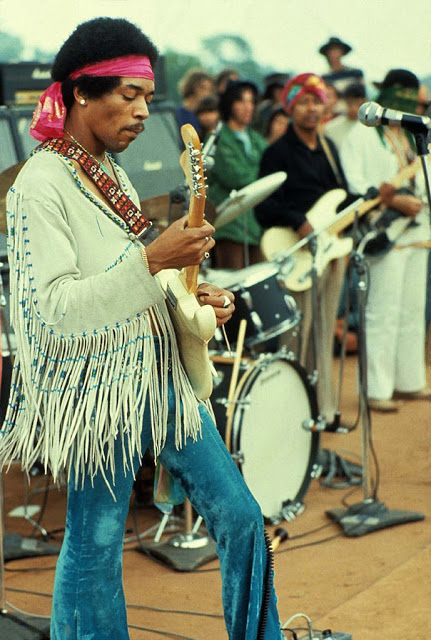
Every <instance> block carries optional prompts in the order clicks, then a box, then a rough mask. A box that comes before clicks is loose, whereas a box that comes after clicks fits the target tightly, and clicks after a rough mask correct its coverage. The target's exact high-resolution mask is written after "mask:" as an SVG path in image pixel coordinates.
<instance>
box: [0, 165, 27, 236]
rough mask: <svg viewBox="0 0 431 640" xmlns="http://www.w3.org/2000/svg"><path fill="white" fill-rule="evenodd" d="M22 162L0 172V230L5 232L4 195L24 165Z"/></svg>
mask: <svg viewBox="0 0 431 640" xmlns="http://www.w3.org/2000/svg"><path fill="white" fill-rule="evenodd" d="M26 162H27V160H24V162H18V164H14V165H13V166H12V167H9V168H8V169H6V170H5V171H3V172H2V173H0V232H1V233H4V234H6V196H7V192H8V191H9V189H10V188H11V186H12V185H13V183H14V182H15V180H16V177H17V175H18V174H19V172H20V171H21V169H22V168H23V166H24V165H25V163H26Z"/></svg>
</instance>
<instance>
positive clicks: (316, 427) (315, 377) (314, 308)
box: [303, 232, 326, 431]
mask: <svg viewBox="0 0 431 640" xmlns="http://www.w3.org/2000/svg"><path fill="white" fill-rule="evenodd" d="M317 236H318V232H313V233H311V234H310V235H309V236H308V247H309V250H310V253H311V257H312V266H311V332H312V349H313V371H312V372H311V373H310V374H309V375H308V379H309V382H310V384H311V386H312V387H314V388H315V390H316V396H317V397H318V388H319V348H320V344H319V336H318V332H317V312H318V304H317V287H318V281H319V276H318V272H317V261H316V256H317ZM317 406H319V402H318V403H317ZM303 427H304V428H306V429H308V428H309V426H308V427H307V426H306V425H305V424H304V425H303ZM325 427H326V418H325V416H324V415H322V414H321V412H320V408H319V414H318V416H317V420H316V421H313V426H312V428H311V430H312V431H324V430H325Z"/></svg>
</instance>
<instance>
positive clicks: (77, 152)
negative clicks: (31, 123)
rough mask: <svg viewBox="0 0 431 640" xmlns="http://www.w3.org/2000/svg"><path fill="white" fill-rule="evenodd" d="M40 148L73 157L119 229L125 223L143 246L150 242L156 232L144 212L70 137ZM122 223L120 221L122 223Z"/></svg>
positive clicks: (47, 142)
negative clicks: (113, 212) (112, 211)
mask: <svg viewBox="0 0 431 640" xmlns="http://www.w3.org/2000/svg"><path fill="white" fill-rule="evenodd" d="M40 148H41V149H48V150H49V151H52V152H53V153H58V154H59V155H61V156H63V157H64V158H68V159H69V160H76V161H77V162H78V164H79V165H80V166H81V167H82V169H83V170H84V171H85V173H86V174H87V175H88V177H89V178H91V180H92V182H94V184H95V185H96V187H97V188H98V189H99V191H100V193H101V194H102V196H103V197H104V198H105V200H107V201H108V202H109V203H110V204H111V205H112V206H113V208H114V211H115V212H116V214H117V215H115V216H114V217H113V218H111V219H112V220H114V222H116V223H117V224H118V225H119V226H120V227H121V228H122V229H124V224H126V226H127V228H128V230H129V232H131V233H132V234H133V235H134V236H136V238H137V239H138V240H139V241H140V242H142V244H144V245H148V244H150V242H152V241H153V240H155V238H157V236H158V232H157V231H156V229H154V227H153V223H152V222H150V221H149V220H148V219H147V218H146V217H145V215H144V214H143V213H142V211H140V210H139V209H138V207H137V206H136V205H135V203H134V202H132V200H131V199H130V198H129V196H128V195H127V194H126V193H124V191H123V190H122V189H121V188H120V187H119V186H118V185H117V184H116V183H115V182H114V180H112V178H111V177H110V176H109V175H108V174H107V173H106V171H104V170H103V168H102V166H101V165H100V164H99V163H98V162H97V160H96V159H95V158H93V156H91V155H90V154H89V153H88V152H87V151H85V149H83V148H82V147H80V146H78V145H77V144H75V143H74V142H72V141H71V140H65V139H64V138H52V139H51V140H47V141H46V142H44V143H43V144H41V145H40ZM122 222H123V223H124V224H122Z"/></svg>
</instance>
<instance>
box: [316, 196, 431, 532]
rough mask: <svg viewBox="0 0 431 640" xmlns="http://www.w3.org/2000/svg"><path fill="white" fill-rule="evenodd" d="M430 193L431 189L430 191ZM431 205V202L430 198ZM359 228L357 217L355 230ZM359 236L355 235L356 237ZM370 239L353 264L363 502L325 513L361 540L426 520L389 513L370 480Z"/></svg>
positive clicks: (356, 253)
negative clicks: (367, 317)
mask: <svg viewBox="0 0 431 640" xmlns="http://www.w3.org/2000/svg"><path fill="white" fill-rule="evenodd" d="M428 192H429V189H428ZM430 203H431V199H430ZM357 225H358V217H357V216H356V219H355V223H354V231H356V229H357ZM371 233H373V232H371ZM355 237H356V234H355V233H354V238H355ZM368 239H369V238H368V237H367V236H365V237H364V238H363V239H362V241H361V243H360V244H359V245H358V242H356V245H357V246H356V249H355V250H354V251H353V252H352V254H351V258H350V259H351V264H352V266H353V268H354V270H355V271H356V273H357V276H358V279H357V294H358V298H357V299H358V309H359V324H358V362H359V376H358V377H359V414H360V422H361V425H362V489H363V500H362V501H361V502H358V503H356V504H352V505H351V506H350V507H348V508H347V509H331V510H330V511H327V512H326V514H327V515H328V516H329V517H330V518H331V519H333V520H335V521H336V522H337V523H338V524H339V525H340V526H341V527H342V529H343V531H344V533H345V535H346V536H350V537H358V536H361V535H364V534H366V533H371V532H372V531H377V530H378V529H384V528H386V527H389V526H393V525H397V524H403V523H405V522H415V521H418V520H424V518H425V516H424V514H423V513H419V512H416V511H399V510H389V509H388V508H387V507H386V505H385V504H384V503H382V502H380V501H379V500H378V499H377V486H374V487H373V486H372V485H373V483H372V478H371V453H372V454H373V456H375V453H374V451H373V450H372V441H371V414H370V408H369V405H368V385H367V344H366V321H365V308H366V303H367V296H368V272H367V265H366V261H365V258H364V255H363V247H365V244H366V242H367V241H368Z"/></svg>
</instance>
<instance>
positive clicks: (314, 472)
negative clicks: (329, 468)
mask: <svg viewBox="0 0 431 640" xmlns="http://www.w3.org/2000/svg"><path fill="white" fill-rule="evenodd" d="M322 471H323V468H322V465H321V464H317V462H315V463H314V464H313V466H312V468H311V473H310V475H311V477H312V478H313V479H316V478H320V476H321V475H322Z"/></svg>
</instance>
